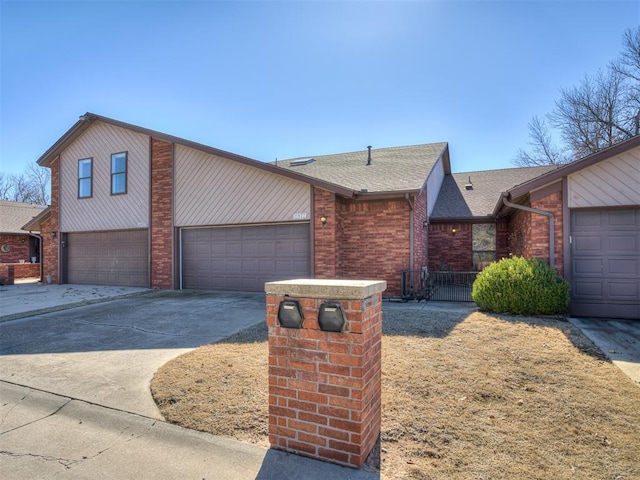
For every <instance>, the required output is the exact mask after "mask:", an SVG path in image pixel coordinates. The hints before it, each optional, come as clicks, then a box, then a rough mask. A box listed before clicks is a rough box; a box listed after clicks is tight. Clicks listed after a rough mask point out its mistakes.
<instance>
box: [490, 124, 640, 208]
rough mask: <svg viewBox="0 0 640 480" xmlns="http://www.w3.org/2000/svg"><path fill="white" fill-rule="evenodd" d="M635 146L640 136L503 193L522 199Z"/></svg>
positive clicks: (638, 143) (639, 144) (638, 144)
mask: <svg viewBox="0 0 640 480" xmlns="http://www.w3.org/2000/svg"><path fill="white" fill-rule="evenodd" d="M637 146H640V135H636V136H635V137H631V138H629V139H627V140H624V141H622V142H619V143H616V144H615V145H612V146H611V147H608V148H604V149H602V150H600V151H599V152H596V153H593V154H591V155H588V156H586V157H583V158H581V159H579V160H576V161H575V162H571V163H567V164H566V165H563V166H561V167H558V168H556V169H555V170H554V171H551V172H548V173H547V174H546V175H542V176H541V177H539V178H533V179H531V180H529V181H527V182H524V183H523V184H521V185H518V186H514V187H512V188H510V189H509V190H508V191H507V190H504V192H505V193H507V194H508V196H509V197H510V198H512V199H516V198H519V197H522V196H523V195H526V194H527V193H529V192H530V191H532V190H536V189H538V188H541V187H544V186H545V185H548V184H550V183H553V182H556V181H558V180H559V179H561V178H563V177H565V176H567V175H570V174H572V173H575V172H577V171H578V170H582V169H583V168H587V167H590V166H591V165H594V164H596V163H598V162H601V161H603V160H607V159H609V158H611V157H614V156H616V155H619V154H620V153H623V152H626V151H627V150H631V149H632V148H635V147H637ZM501 204H502V200H500V202H498V207H499V205H501ZM498 207H496V208H498Z"/></svg>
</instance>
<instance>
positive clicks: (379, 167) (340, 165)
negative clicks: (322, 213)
mask: <svg viewBox="0 0 640 480" xmlns="http://www.w3.org/2000/svg"><path fill="white" fill-rule="evenodd" d="M368 155H369V152H368V150H360V151H357V152H349V153H338V154H333V155H319V156H315V157H300V158H293V159H289V160H279V161H278V162H277V165H278V167H279V168H282V169H286V170H289V171H294V172H297V173H301V174H304V175H307V176H309V177H313V178H317V179H320V180H324V181H326V182H329V183H332V184H335V185H341V186H342V187H344V188H348V189H350V190H353V191H355V192H356V193H359V194H376V193H378V194H379V193H405V192H417V191H420V190H421V189H422V187H423V185H424V183H425V181H426V179H427V177H428V176H429V174H430V173H431V170H432V169H433V167H434V166H435V165H436V163H437V161H438V160H439V159H440V158H442V159H443V162H445V165H444V168H446V169H448V168H449V147H448V144H447V143H446V142H440V143H429V144H423V145H411V146H404V147H389V148H376V149H371V164H370V165H367V160H368ZM305 160H307V161H305ZM296 163H300V164H299V165H297V166H296V165H295V164H296Z"/></svg>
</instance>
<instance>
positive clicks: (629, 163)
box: [428, 137, 640, 319]
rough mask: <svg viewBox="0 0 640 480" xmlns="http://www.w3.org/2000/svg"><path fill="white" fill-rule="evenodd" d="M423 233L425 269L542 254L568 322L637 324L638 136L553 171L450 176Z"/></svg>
mask: <svg viewBox="0 0 640 480" xmlns="http://www.w3.org/2000/svg"><path fill="white" fill-rule="evenodd" d="M428 228H429V232H428V246H429V264H428V265H429V268H430V269H432V270H439V269H441V268H443V265H444V268H448V269H451V270H467V269H480V268H481V267H482V266H483V265H484V264H485V262H486V261H487V260H490V259H492V258H502V257H505V256H507V255H509V254H514V255H523V256H525V257H537V258H542V259H544V260H546V261H547V262H549V263H551V264H553V265H554V266H555V267H556V269H557V270H558V272H559V274H560V275H562V276H563V277H564V278H565V279H567V280H568V281H569V282H570V285H571V290H570V292H571V293H570V295H571V303H570V313H571V314H572V315H573V316H589V317H605V318H607V317H608V318H631V319H640V137H633V138H631V139H629V140H626V141H624V142H621V143H619V144H617V145H614V146H612V147H610V148H607V149H604V150H601V151H599V152H597V153H595V154H593V155H590V156H588V157H585V158H582V159H580V160H577V161H575V162H573V163H570V164H568V165H565V166H562V167H559V168H555V167H534V168H531V169H505V170H494V171H480V172H469V173H463V174H451V175H447V176H446V177H445V179H444V181H443V184H442V188H441V190H440V194H439V196H438V201H437V203H436V206H435V208H434V211H433V214H432V216H431V217H430V219H429V226H428ZM494 251H495V253H494ZM436 252H437V253H436Z"/></svg>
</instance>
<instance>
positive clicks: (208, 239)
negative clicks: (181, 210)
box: [182, 224, 311, 292]
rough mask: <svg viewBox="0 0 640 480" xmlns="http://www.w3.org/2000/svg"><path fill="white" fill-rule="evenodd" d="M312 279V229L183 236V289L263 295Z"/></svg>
mask: <svg viewBox="0 0 640 480" xmlns="http://www.w3.org/2000/svg"><path fill="white" fill-rule="evenodd" d="M310 274H311V268H310V247H309V224H288V225H259V226H244V227H218V228H189V229H183V230H182V288H188V289H198V290H236V291H245V292H261V291H264V284H265V282H272V281H277V280H287V279H292V278H308V277H309V276H310Z"/></svg>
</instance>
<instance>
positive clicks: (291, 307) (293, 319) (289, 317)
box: [278, 300, 304, 328]
mask: <svg viewBox="0 0 640 480" xmlns="http://www.w3.org/2000/svg"><path fill="white" fill-rule="evenodd" d="M278 321H279V322H280V325H281V326H283V327H285V328H302V322H303V321H304V316H303V315H302V307H301V306H300V302H298V301H297V300H282V301H281V302H280V307H278Z"/></svg>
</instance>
